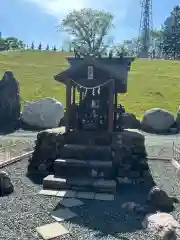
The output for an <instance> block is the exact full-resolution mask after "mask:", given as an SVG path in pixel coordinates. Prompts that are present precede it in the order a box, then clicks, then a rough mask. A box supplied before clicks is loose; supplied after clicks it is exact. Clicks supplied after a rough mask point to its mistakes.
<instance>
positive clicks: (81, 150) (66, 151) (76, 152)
mask: <svg viewBox="0 0 180 240" xmlns="http://www.w3.org/2000/svg"><path fill="white" fill-rule="evenodd" d="M60 155H61V158H63V159H64V158H65V159H66V158H71V159H79V160H92V159H98V160H103V161H104V160H106V161H108V160H110V159H111V148H110V147H109V146H101V145H79V144H66V145H65V146H64V147H63V148H62V149H61V152H60Z"/></svg>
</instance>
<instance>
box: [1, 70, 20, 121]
mask: <svg viewBox="0 0 180 240" xmlns="http://www.w3.org/2000/svg"><path fill="white" fill-rule="evenodd" d="M20 102H21V101H20V92H19V83H18V82H17V80H16V79H15V77H14V75H13V73H12V72H10V71H8V72H5V74H4V76H3V78H2V80H1V81H0V106H1V107H0V125H1V126H6V125H9V124H10V125H15V124H16V123H17V122H18V120H19V119H20V110H21V103H20Z"/></svg>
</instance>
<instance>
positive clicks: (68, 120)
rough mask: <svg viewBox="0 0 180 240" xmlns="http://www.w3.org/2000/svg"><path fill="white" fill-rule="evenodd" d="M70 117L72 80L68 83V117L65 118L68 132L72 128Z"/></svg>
mask: <svg viewBox="0 0 180 240" xmlns="http://www.w3.org/2000/svg"><path fill="white" fill-rule="evenodd" d="M70 118H71V80H68V81H67V84H66V119H65V120H66V124H65V127H66V129H65V131H66V132H68V131H69V130H70Z"/></svg>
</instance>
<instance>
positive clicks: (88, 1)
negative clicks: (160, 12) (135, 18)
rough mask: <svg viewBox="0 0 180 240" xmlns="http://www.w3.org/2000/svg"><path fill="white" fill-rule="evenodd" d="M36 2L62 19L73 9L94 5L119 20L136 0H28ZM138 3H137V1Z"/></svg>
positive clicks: (49, 12)
mask: <svg viewBox="0 0 180 240" xmlns="http://www.w3.org/2000/svg"><path fill="white" fill-rule="evenodd" d="M26 1H29V2H32V3H34V4H36V5H37V6H38V7H40V8H41V9H43V10H44V11H45V12H47V13H48V14H51V15H53V16H55V17H56V18H58V19H61V18H62V16H63V15H65V14H67V12H68V11H70V10H73V9H81V8H85V7H92V8H96V9H104V10H106V11H110V12H112V13H113V14H114V15H115V17H116V19H117V20H120V19H124V18H125V17H126V16H127V14H128V9H129V7H131V6H132V4H134V0H103V1H101V0H99V1H98V0H26ZM136 5H137V3H136Z"/></svg>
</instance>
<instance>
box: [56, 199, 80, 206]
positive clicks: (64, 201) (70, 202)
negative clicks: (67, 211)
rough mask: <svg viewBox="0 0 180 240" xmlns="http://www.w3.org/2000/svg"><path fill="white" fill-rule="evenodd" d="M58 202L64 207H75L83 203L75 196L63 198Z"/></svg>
mask: <svg viewBox="0 0 180 240" xmlns="http://www.w3.org/2000/svg"><path fill="white" fill-rule="evenodd" d="M59 203H60V204H61V205H63V206H64V207H76V206H81V205H83V204H84V203H83V202H81V201H80V200H78V199H76V198H65V199H62V200H61V201H60V202H59Z"/></svg>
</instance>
